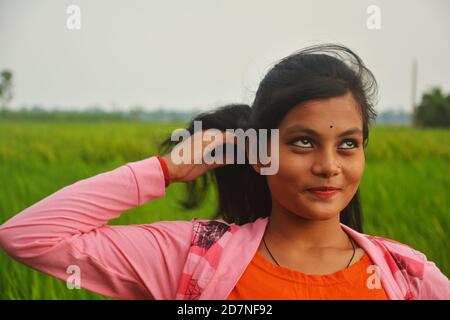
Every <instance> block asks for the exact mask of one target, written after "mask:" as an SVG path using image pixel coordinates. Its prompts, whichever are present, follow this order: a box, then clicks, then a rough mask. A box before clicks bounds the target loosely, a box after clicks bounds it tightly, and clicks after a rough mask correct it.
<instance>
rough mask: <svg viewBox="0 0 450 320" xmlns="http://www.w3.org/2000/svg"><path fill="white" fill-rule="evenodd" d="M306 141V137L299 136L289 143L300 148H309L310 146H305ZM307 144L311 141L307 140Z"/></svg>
mask: <svg viewBox="0 0 450 320" xmlns="http://www.w3.org/2000/svg"><path fill="white" fill-rule="evenodd" d="M308 142H309V139H308V138H305V137H300V138H298V139H295V140H294V141H292V142H291V144H293V145H295V146H297V147H300V148H310V147H308V146H307V145H308ZM309 144H310V145H311V142H309Z"/></svg>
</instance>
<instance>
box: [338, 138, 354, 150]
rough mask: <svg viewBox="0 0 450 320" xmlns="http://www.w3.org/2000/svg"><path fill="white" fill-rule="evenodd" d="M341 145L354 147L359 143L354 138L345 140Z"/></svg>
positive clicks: (348, 147) (345, 147)
mask: <svg viewBox="0 0 450 320" xmlns="http://www.w3.org/2000/svg"><path fill="white" fill-rule="evenodd" d="M341 146H344V147H343V148H341V149H354V148H356V147H357V146H358V143H357V142H356V141H354V140H345V141H344V142H343V143H342V144H341Z"/></svg>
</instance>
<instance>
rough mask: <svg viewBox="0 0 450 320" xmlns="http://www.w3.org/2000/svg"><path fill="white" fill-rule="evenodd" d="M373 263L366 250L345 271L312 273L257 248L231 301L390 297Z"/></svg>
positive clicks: (373, 298) (234, 290) (376, 298)
mask: <svg viewBox="0 0 450 320" xmlns="http://www.w3.org/2000/svg"><path fill="white" fill-rule="evenodd" d="M372 265H373V262H372V260H371V259H370V257H369V256H368V255H367V253H365V254H364V256H363V257H362V258H361V259H360V260H359V261H357V262H356V263H354V264H352V265H351V266H349V267H348V268H346V269H344V270H341V271H337V272H335V273H332V274H326V275H310V274H306V273H303V272H299V271H296V270H292V269H288V268H284V267H279V266H277V265H276V264H274V263H272V262H270V261H269V260H267V259H266V258H265V257H264V256H262V255H261V254H260V253H259V251H258V252H257V253H256V254H255V256H254V257H253V259H252V260H251V262H250V264H249V265H248V267H247V269H246V270H245V271H244V273H243V275H242V277H241V278H240V279H239V281H238V282H237V284H236V286H235V287H234V288H233V291H231V293H230V295H229V296H228V300H277V299H278V300H280V299H283V300H303V299H305V300H308V299H309V300H319V299H321V300H322V299H324V300H326V299H328V300H345V299H352V300H358V299H364V300H387V299H388V297H387V295H386V292H385V291H384V289H383V287H382V286H381V283H380V281H379V279H378V278H376V277H377V275H376V273H375V270H374V268H373V267H372V268H370V266H372ZM369 287H370V288H369Z"/></svg>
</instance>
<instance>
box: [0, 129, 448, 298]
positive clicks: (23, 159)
mask: <svg viewBox="0 0 450 320" xmlns="http://www.w3.org/2000/svg"><path fill="white" fill-rule="evenodd" d="M180 126H182V124H176V123H173V124H164V123H141V122H128V123H123V122H117V123H112V122H110V123H73V122H59V123H56V122H48V123H46V122H28V121H17V122H9V121H0V223H3V222H5V221H6V220H7V219H9V218H10V217H11V216H13V215H15V214H17V213H19V212H20V211H22V210H23V209H25V208H27V207H29V206H31V205H32V204H34V203H35V202H37V201H39V200H41V199H42V198H44V197H46V196H48V195H50V194H51V193H54V192H55V191H57V190H59V189H61V188H63V187H64V186H66V185H69V184H72V183H74V182H76V181H78V180H81V179H85V178H88V177H90V176H93V175H96V174H98V173H101V172H105V171H109V170H112V169H115V168H117V167H119V166H121V165H123V164H125V163H127V162H132V161H137V160H141V159H144V158H147V157H150V156H153V155H156V153H157V151H156V150H157V149H156V147H157V144H158V143H159V142H161V141H162V140H163V139H164V138H165V137H167V136H168V135H169V134H170V133H171V132H172V130H174V129H175V128H178V127H180ZM449 141H450V130H445V129H412V128H408V127H381V126H378V127H374V128H372V130H371V132H370V138H369V147H368V150H367V154H366V169H365V173H364V176H363V180H362V182H361V188H360V190H361V199H362V204H363V210H364V232H365V233H368V234H372V235H377V236H382V237H388V238H391V239H394V240H397V241H400V242H403V243H406V244H409V245H410V246H412V247H413V248H415V249H417V250H420V251H422V252H423V253H425V254H426V256H427V257H428V259H429V260H432V261H434V262H435V263H436V264H437V266H438V267H439V268H440V269H441V270H442V271H443V273H444V274H446V275H447V277H448V276H449V275H450V255H449V253H450V242H449V241H448V235H447V231H448V230H449V225H450V196H449V194H450V193H449V190H450V170H449V164H450V143H449ZM183 191H184V188H183V185H182V184H173V185H171V186H170V187H169V189H168V191H167V195H166V196H165V197H164V198H160V199H157V200H154V201H152V202H150V203H147V204H145V205H143V206H141V207H138V208H134V209H132V210H129V211H127V213H126V214H123V215H122V216H121V217H120V218H119V219H117V220H114V221H111V222H110V224H130V223H152V222H154V221H158V220H177V219H189V220H190V219H191V218H192V217H194V216H196V217H200V218H210V217H211V215H212V213H213V211H214V210H215V207H216V204H215V199H216V194H215V192H214V190H211V192H210V193H209V195H208V201H207V202H206V203H205V204H204V205H203V206H202V207H201V208H198V209H195V210H191V211H185V210H182V209H181V208H180V207H179V205H178V204H177V201H176V200H177V199H181V197H182V195H183ZM0 270H1V272H0V299H107V298H105V297H102V296H100V295H96V294H93V293H90V292H88V291H86V290H83V289H81V290H76V289H75V290H70V289H68V288H67V287H66V284H65V283H64V282H63V281H60V280H57V279H54V278H52V277H50V276H47V275H45V274H43V273H40V272H38V271H35V270H33V269H30V268H28V267H26V266H23V265H21V264H20V263H18V262H15V261H14V260H12V259H11V258H9V257H8V256H7V255H6V253H4V252H3V251H1V250H0Z"/></svg>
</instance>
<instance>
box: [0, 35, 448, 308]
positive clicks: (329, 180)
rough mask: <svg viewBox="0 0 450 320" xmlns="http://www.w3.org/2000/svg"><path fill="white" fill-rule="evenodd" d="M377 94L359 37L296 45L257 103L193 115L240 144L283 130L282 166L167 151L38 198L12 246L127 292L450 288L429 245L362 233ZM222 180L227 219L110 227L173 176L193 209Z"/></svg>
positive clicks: (327, 295) (329, 295)
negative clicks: (356, 47)
mask: <svg viewBox="0 0 450 320" xmlns="http://www.w3.org/2000/svg"><path fill="white" fill-rule="evenodd" d="M376 91H377V90H376V81H375V79H374V77H373V75H372V73H371V72H370V71H369V70H368V69H367V68H366V67H365V65H364V64H363V62H362V61H361V59H360V58H359V57H358V56H357V55H356V54H355V53H353V52H352V51H351V50H349V49H348V48H346V47H343V46H339V45H332V44H330V45H328V44H327V45H320V46H313V47H309V48H306V49H304V50H301V51H299V52H296V53H294V54H292V55H290V56H288V57H286V58H284V59H282V60H281V61H279V62H278V63H277V64H276V65H275V66H274V67H273V68H272V69H271V70H270V71H269V72H268V73H267V75H266V76H265V77H264V79H263V80H262V81H261V83H260V85H259V88H258V90H257V92H256V96H255V100H254V102H253V104H252V106H251V107H250V106H247V105H228V106H225V107H222V108H219V109H217V110H213V111H212V112H208V113H204V114H201V115H199V116H197V117H196V118H195V119H193V120H199V121H202V126H203V129H219V130H221V131H222V132H224V133H223V136H224V137H225V142H227V143H233V142H234V140H233V136H232V135H230V134H226V133H225V130H226V129H239V128H240V129H251V128H253V129H258V130H259V129H278V130H279V131H278V132H279V139H278V141H269V142H268V143H269V144H271V143H274V142H276V143H278V146H279V148H278V152H279V157H278V159H279V160H278V161H279V163H277V165H278V171H277V172H276V174H273V175H262V174H261V170H262V168H264V166H265V164H263V163H262V162H261V161H258V162H256V163H248V162H249V161H247V163H246V164H227V165H226V164H211V165H208V164H206V163H200V164H195V163H194V161H192V162H191V163H190V164H189V163H183V164H176V162H175V161H173V157H172V156H173V153H174V151H171V152H167V153H165V154H164V156H163V157H160V156H152V157H149V158H147V159H144V160H140V161H136V162H131V163H127V164H125V165H123V166H121V167H119V168H117V169H115V170H112V171H110V172H105V173H101V174H98V175H96V176H94V177H91V178H88V179H84V180H81V181H78V182H76V183H74V184H72V185H70V186H67V187H65V188H63V189H61V190H59V191H58V192H56V193H54V194H52V195H50V196H49V197H47V198H45V199H43V200H41V201H39V202H38V203H36V204H34V205H33V206H31V207H29V208H27V209H25V210H24V211H23V212H21V213H20V214H18V215H16V216H14V217H13V218H11V219H10V220H8V221H7V222H5V223H4V224H3V225H2V226H1V227H0V246H1V247H2V248H3V249H4V250H5V251H6V252H7V253H8V254H9V255H10V256H11V257H13V258H14V259H16V260H18V261H20V262H22V263H24V264H26V265H28V266H30V267H32V268H35V269H37V270H40V271H42V272H45V273H48V274H51V275H53V276H55V277H57V278H59V279H62V280H67V279H68V277H69V274H68V273H67V270H68V268H70V267H72V268H73V266H76V267H78V268H79V269H78V270H80V274H79V276H80V285H81V287H83V288H86V289H88V290H91V291H93V292H97V293H100V294H103V295H106V296H110V297H117V298H125V299H449V298H450V282H449V280H448V279H447V278H446V276H445V275H443V274H442V273H441V272H440V270H439V269H438V268H437V267H436V265H435V264H434V263H433V262H431V261H428V260H427V259H426V257H425V255H424V254H422V253H421V252H418V251H416V250H414V249H412V248H410V247H409V246H407V245H405V244H401V243H399V242H396V241H393V240H389V239H384V238H380V237H376V236H370V235H366V234H363V233H362V222H361V206H360V202H359V197H358V187H359V184H360V181H361V177H362V175H363V171H364V164H365V154H364V150H365V148H366V146H367V142H368V137H369V125H370V124H371V121H372V120H373V119H374V118H375V115H376V114H375V112H374V109H373V99H374V97H375V95H376ZM193 128H194V126H193V122H192V123H191V125H190V126H189V127H188V130H189V132H191V133H194V131H193ZM202 132H203V131H200V133H198V132H197V133H196V134H197V135H198V134H202ZM216 141H220V140H219V139H217V140H214V141H213V142H205V141H203V142H202V145H201V147H202V148H203V147H205V148H209V150H215V148H216V147H217V146H219V144H220V143H219V142H216ZM191 142H192V139H188V140H186V141H184V142H182V143H183V144H190V143H191ZM222 143H223V142H222ZM163 147H165V148H167V150H171V149H170V148H171V147H172V142H171V141H170V140H169V139H168V140H167V141H166V142H165V143H164V144H163ZM161 150H163V149H161ZM194 151H196V150H194ZM241 151H242V150H241ZM245 151H246V152H248V150H247V149H246V150H245ZM194 153H195V152H193V154H194ZM247 154H248V153H247ZM198 178H201V179H198ZM211 178H213V179H211ZM210 181H213V182H215V184H216V185H217V188H218V195H219V210H218V213H217V215H216V216H215V217H214V219H211V220H200V219H195V218H194V219H192V220H191V221H159V222H155V223H152V224H141V225H128V226H108V225H107V222H108V221H109V220H111V219H115V218H117V217H119V216H120V214H121V213H122V212H124V211H126V210H128V209H130V208H133V207H136V206H140V205H142V204H144V203H146V202H148V201H150V200H152V199H155V198H158V197H162V196H164V194H165V188H166V187H167V185H168V184H169V183H173V182H187V186H188V192H189V197H188V199H187V201H185V202H184V205H185V206H186V207H194V206H196V205H197V204H199V203H200V202H201V200H202V196H203V195H204V191H205V190H206V188H207V187H208V183H209V182H210Z"/></svg>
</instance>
